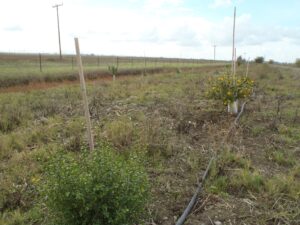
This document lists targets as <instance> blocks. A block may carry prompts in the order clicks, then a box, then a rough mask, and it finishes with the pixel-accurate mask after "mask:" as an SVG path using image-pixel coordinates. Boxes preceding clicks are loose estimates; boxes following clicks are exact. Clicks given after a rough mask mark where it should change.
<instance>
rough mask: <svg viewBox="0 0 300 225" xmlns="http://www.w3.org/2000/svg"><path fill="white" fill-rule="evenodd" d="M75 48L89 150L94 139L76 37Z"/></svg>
mask: <svg viewBox="0 0 300 225" xmlns="http://www.w3.org/2000/svg"><path fill="white" fill-rule="evenodd" d="M75 48H76V54H77V64H78V71H79V78H80V88H81V93H82V98H83V105H84V113H85V118H86V125H87V133H88V141H89V146H90V151H93V150H94V140H93V136H92V125H91V118H90V111H89V106H88V99H87V95H86V87H85V80H84V75H83V67H82V61H81V55H80V49H79V42H78V38H75Z"/></svg>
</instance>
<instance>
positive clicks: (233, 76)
mask: <svg viewBox="0 0 300 225" xmlns="http://www.w3.org/2000/svg"><path fill="white" fill-rule="evenodd" d="M235 17H236V7H234V15H233V34H232V66H231V72H232V79H233V80H234V79H235V71H234V62H235V61H234V55H235V53H234V52H235Z"/></svg>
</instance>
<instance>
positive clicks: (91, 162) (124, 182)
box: [42, 146, 149, 225]
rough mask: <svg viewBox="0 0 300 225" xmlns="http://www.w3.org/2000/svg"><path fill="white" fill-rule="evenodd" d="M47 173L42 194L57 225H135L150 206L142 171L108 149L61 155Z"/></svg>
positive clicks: (50, 164) (130, 160) (131, 160)
mask: <svg viewBox="0 0 300 225" xmlns="http://www.w3.org/2000/svg"><path fill="white" fill-rule="evenodd" d="M46 171H47V172H46V173H45V177H44V178H45V179H44V184H43V185H42V193H43V196H44V198H45V199H46V205H47V207H48V209H49V215H50V218H52V220H53V222H54V224H64V225H68V224H70V225H71V224H72V225H77V224H78V225H93V224H95V225H119V224H123V225H126V224H128V225H129V224H130V225H132V224H134V223H137V222H138V220H139V218H140V216H141V213H142V212H143V209H144V205H145V203H146V202H147V198H148V190H149V189H148V180H147V176H146V174H145V172H144V170H143V168H142V167H141V166H139V165H138V163H137V162H136V159H135V158H134V157H129V159H127V160H125V159H124V158H123V157H122V156H120V155H117V154H116V153H114V152H113V150H112V149H111V148H109V147H107V146H102V147H101V148H97V149H96V150H95V151H94V152H92V153H91V154H88V153H87V152H84V153H81V154H79V155H75V154H74V153H63V152H59V153H58V154H56V155H55V156H54V157H53V158H52V159H51V160H50V162H49V164H48V166H47V169H46Z"/></svg>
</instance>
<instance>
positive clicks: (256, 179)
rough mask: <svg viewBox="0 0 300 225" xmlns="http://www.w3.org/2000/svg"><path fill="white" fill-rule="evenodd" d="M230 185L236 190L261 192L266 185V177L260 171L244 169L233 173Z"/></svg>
mask: <svg viewBox="0 0 300 225" xmlns="http://www.w3.org/2000/svg"><path fill="white" fill-rule="evenodd" d="M230 186H231V188H233V189H234V190H239V191H242V190H250V191H255V192H259V191H260V190H261V188H263V186H264V178H263V177H262V176H261V175H260V174H259V173H258V171H254V172H250V170H248V169H242V170H238V171H236V173H235V174H233V177H232V178H231V180H230Z"/></svg>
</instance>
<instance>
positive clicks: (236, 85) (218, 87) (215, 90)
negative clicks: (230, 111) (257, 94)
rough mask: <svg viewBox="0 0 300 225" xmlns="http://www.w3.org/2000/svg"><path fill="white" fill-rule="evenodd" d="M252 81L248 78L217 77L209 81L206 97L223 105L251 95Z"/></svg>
mask: <svg viewBox="0 0 300 225" xmlns="http://www.w3.org/2000/svg"><path fill="white" fill-rule="evenodd" d="M253 85H254V81H253V80H251V79H250V78H248V77H241V78H234V79H233V78H232V77H230V76H229V75H223V76H219V77H217V78H215V79H211V80H210V81H209V89H208V92H207V96H208V97H209V98H212V99H215V100H221V101H223V103H224V105H227V104H229V103H232V102H234V101H236V100H237V99H242V98H246V97H248V96H250V95H251V93H252V89H253Z"/></svg>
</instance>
